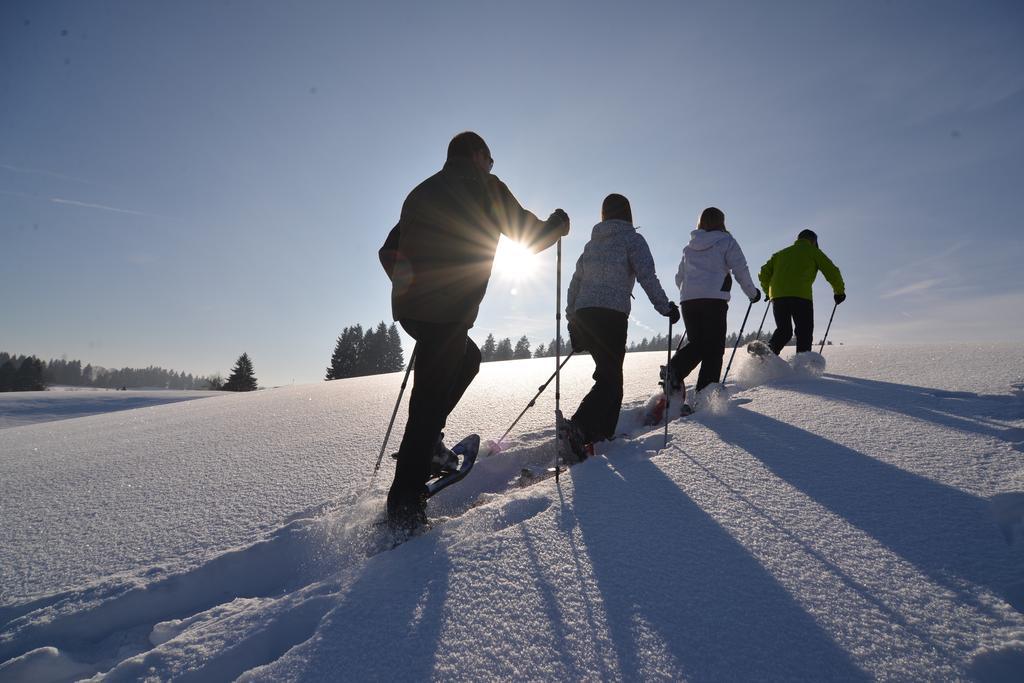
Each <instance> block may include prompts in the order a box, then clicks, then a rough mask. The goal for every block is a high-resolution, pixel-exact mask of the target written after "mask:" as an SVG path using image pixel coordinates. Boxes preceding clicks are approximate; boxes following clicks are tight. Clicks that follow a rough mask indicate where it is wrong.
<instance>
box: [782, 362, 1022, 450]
mask: <svg viewBox="0 0 1024 683" xmlns="http://www.w3.org/2000/svg"><path fill="white" fill-rule="evenodd" d="M825 377H826V378H827V379H829V380H831V381H826V382H800V383H792V384H780V385H777V386H776V387H775V388H777V389H784V390H789V391H800V392H803V393H806V394H813V395H815V396H821V397H823V398H829V399H833V400H836V401H843V402H846V403H859V404H862V405H866V406H871V407H873V408H883V409H885V410H890V411H892V412H896V413H900V414H901V415H907V416H908V417H913V418H916V419H918V420H924V421H927V422H932V423H934V424H938V425H941V426H943V427H948V428H950V429H956V430H959V431H963V432H968V433H971V434H979V435H981V436H989V437H993V438H996V439H1001V440H1003V441H1007V442H1009V443H1011V444H1013V445H1014V447H1015V448H1016V449H1017V450H1024V429H1021V428H1014V427H1007V426H1006V425H1004V424H1000V423H999V422H996V420H1021V419H1024V395H1022V394H1021V393H1019V392H1015V394H1014V395H1011V394H1002V395H986V394H976V393H973V392H968V391H945V390H942V389H929V388H928V387H918V386H914V385H911V384H894V383H892V382H880V381H878V380H872V379H863V378H860V377H849V376H846V375H833V374H826V375H825Z"/></svg>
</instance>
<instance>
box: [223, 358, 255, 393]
mask: <svg viewBox="0 0 1024 683" xmlns="http://www.w3.org/2000/svg"><path fill="white" fill-rule="evenodd" d="M224 391H256V375H255V374H254V373H253V369H252V361H251V360H249V354H247V353H243V354H242V355H241V356H239V357H238V360H237V361H235V367H234V368H232V370H231V376H230V377H228V381H227V382H225V383H224Z"/></svg>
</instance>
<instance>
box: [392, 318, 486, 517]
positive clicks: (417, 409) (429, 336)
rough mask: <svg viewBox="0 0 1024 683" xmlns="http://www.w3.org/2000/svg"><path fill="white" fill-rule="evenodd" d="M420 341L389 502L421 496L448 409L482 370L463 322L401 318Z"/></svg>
mask: <svg viewBox="0 0 1024 683" xmlns="http://www.w3.org/2000/svg"><path fill="white" fill-rule="evenodd" d="M399 323H400V324H401V325H402V328H403V329H404V330H405V331H406V332H408V333H409V334H410V335H411V336H412V337H413V339H415V340H416V364H415V365H414V366H413V370H414V371H415V372H414V374H415V377H414V379H413V385H412V396H411V397H410V399H409V420H408V422H406V425H405V434H404V435H403V436H402V445H401V447H400V448H399V449H398V465H397V466H396V467H395V480H394V481H393V482H392V483H391V490H390V491H389V492H388V501H389V503H390V502H396V503H397V502H401V503H405V502H408V501H411V500H414V499H416V498H418V496H419V495H420V494H422V493H423V486H424V484H425V483H426V481H427V479H429V478H430V460H431V458H432V457H433V453H434V444H435V443H436V442H437V436H438V434H440V432H441V430H442V429H444V424H445V421H446V420H447V419H448V414H449V413H451V412H452V410H453V409H454V408H455V406H456V405H458V403H459V399H461V398H462V395H463V394H464V393H466V389H467V388H468V387H469V384H470V382H472V381H473V378H474V377H476V374H477V372H479V371H480V349H478V348H477V346H476V344H474V343H473V340H472V339H470V338H469V337H468V336H467V334H466V333H467V332H468V331H469V328H468V327H467V326H466V325H464V324H461V323H425V322H421V321H419V320H400V321H399Z"/></svg>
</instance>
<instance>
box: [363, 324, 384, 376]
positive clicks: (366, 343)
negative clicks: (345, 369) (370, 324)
mask: <svg viewBox="0 0 1024 683" xmlns="http://www.w3.org/2000/svg"><path fill="white" fill-rule="evenodd" d="M387 348H388V328H387V325H385V324H384V321H383V320H382V321H381V322H380V324H379V325H377V328H376V329H374V330H367V331H366V334H365V335H364V336H363V354H362V359H361V361H362V362H361V363H360V372H359V374H360V375H376V374H379V373H382V372H387V371H386V370H385V369H384V357H385V355H387Z"/></svg>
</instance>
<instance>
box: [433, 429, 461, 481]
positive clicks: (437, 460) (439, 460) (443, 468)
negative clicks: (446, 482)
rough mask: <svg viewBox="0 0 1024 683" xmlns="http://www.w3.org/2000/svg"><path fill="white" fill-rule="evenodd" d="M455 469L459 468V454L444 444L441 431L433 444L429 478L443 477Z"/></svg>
mask: <svg viewBox="0 0 1024 683" xmlns="http://www.w3.org/2000/svg"><path fill="white" fill-rule="evenodd" d="M457 469H459V456H457V455H455V453H454V452H453V451H451V450H449V449H448V447H447V446H445V445H444V432H441V434H440V435H439V436H438V437H437V443H435V444H434V455H433V457H432V458H431V459H430V477H431V479H434V478H437V477H443V476H445V475H446V474H451V473H452V472H454V471H456V470H457Z"/></svg>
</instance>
